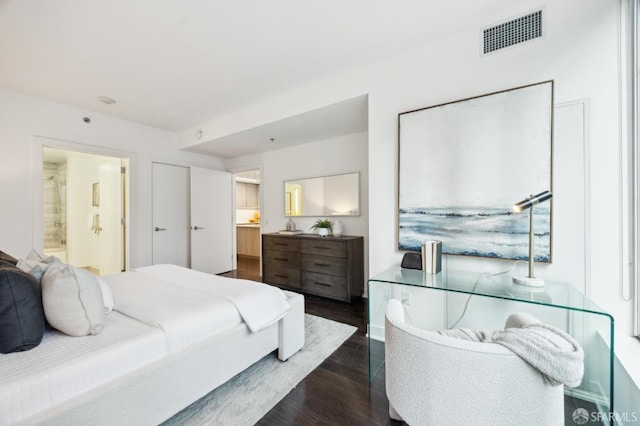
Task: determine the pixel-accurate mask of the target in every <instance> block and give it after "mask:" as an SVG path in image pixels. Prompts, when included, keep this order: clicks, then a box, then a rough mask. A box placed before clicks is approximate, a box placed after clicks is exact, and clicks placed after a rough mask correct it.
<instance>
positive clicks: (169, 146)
mask: <svg viewBox="0 0 640 426" xmlns="http://www.w3.org/2000/svg"><path fill="white" fill-rule="evenodd" d="M114 107H115V108H117V105H116V106H114ZM83 117H90V118H91V119H92V122H91V123H90V124H87V123H85V122H83V120H82V119H83ZM45 143H46V144H47V145H49V146H54V147H59V148H65V149H71V150H76V151H86V152H90V153H95V154H104V155H115V156H122V157H128V158H131V172H132V175H131V178H130V179H131V193H130V196H131V197H130V199H131V204H130V218H129V219H130V228H129V229H130V230H131V232H132V233H131V234H130V260H131V267H136V266H141V265H144V264H147V263H148V262H149V260H150V256H151V251H150V242H151V191H150V188H151V165H150V164H151V161H152V160H156V161H163V162H167V163H173V164H181V165H194V166H199V167H205V168H212V169H217V170H224V166H223V164H222V161H221V160H219V159H217V158H215V157H210V156H205V155H199V154H194V153H188V152H182V151H179V150H178V149H177V136H176V135H175V134H173V133H170V132H166V131H163V130H159V129H155V128H152V127H148V126H144V125H140V124H136V123H132V122H128V121H125V120H120V119H116V118H112V117H108V116H104V115H99V114H96V113H94V112H89V111H86V110H82V109H78V108H74V107H70V106H66V105H62V104H59V103H55V102H51V101H47V100H44V99H39V98H36V97H32V96H28V95H23V94H19V93H16V92H12V91H8V90H0V152H1V154H0V199H1V200H2V210H1V212H0V247H2V248H1V250H4V251H6V252H8V253H11V254H13V255H14V256H17V257H22V256H25V255H26V254H27V253H28V252H29V251H30V250H31V249H32V248H37V249H40V250H41V249H42V245H43V244H42V235H43V231H42V146H43V144H45Z"/></svg>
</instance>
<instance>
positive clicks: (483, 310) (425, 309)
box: [367, 266, 614, 412]
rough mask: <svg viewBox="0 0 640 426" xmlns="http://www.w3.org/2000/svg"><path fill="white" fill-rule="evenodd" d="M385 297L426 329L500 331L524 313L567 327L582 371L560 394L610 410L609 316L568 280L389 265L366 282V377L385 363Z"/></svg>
mask: <svg viewBox="0 0 640 426" xmlns="http://www.w3.org/2000/svg"><path fill="white" fill-rule="evenodd" d="M389 299H398V300H400V301H402V303H403V305H404V310H405V319H406V321H407V322H408V323H410V324H413V325H414V326H416V327H419V328H421V329H425V330H440V329H449V328H476V329H478V328H480V329H485V330H489V331H494V330H502V329H504V323H505V320H506V319H507V317H508V316H509V315H510V314H512V313H514V312H527V313H530V314H532V315H534V316H536V317H537V318H538V319H540V320H541V321H543V322H545V323H547V324H550V325H552V326H554V327H557V328H559V329H561V330H564V331H566V332H567V333H568V334H570V335H571V336H573V337H574V338H575V339H576V340H577V341H578V342H579V343H580V344H581V345H582V347H583V348H584V352H585V374H584V378H583V380H582V383H581V384H580V386H578V387H577V388H574V389H565V393H567V394H569V395H571V396H573V397H576V398H579V399H582V400H586V401H590V402H592V403H594V404H596V406H597V407H598V410H600V411H602V412H613V400H614V399H613V396H614V395H613V359H614V358H613V343H614V342H613V340H614V320H613V317H612V316H611V315H609V314H608V313H606V312H604V311H603V310H602V309H601V308H600V307H598V306H597V305H596V304H594V303H593V302H592V301H591V300H590V299H589V298H587V297H586V296H585V295H584V294H582V293H581V292H580V291H578V290H577V289H576V288H575V287H573V286H572V285H571V284H568V283H563V282H557V281H545V285H544V287H542V288H539V289H537V288H531V287H524V286H521V285H518V284H513V283H512V280H511V274H494V275H492V274H489V273H474V272H461V271H451V270H447V271H442V272H440V273H438V274H427V273H424V272H422V271H420V270H413V269H403V268H400V266H396V267H393V268H390V269H388V270H387V271H385V272H383V273H381V274H380V275H378V276H376V277H373V278H370V279H369V282H368V325H367V336H368V339H369V380H370V381H373V380H374V378H375V376H376V374H377V373H378V372H379V371H380V369H381V368H382V366H383V365H384V344H383V343H382V342H384V318H385V309H386V305H387V301H388V300H389Z"/></svg>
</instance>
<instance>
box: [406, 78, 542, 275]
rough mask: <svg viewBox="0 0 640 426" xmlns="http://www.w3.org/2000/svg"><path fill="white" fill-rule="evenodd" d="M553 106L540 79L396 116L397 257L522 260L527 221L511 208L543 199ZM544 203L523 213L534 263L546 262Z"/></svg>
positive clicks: (525, 249)
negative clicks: (428, 250)
mask: <svg viewBox="0 0 640 426" xmlns="http://www.w3.org/2000/svg"><path fill="white" fill-rule="evenodd" d="M553 105H554V82H553V80H548V81H543V82H539V83H533V84H529V85H524V86H519V87H515V88H510V89H506V90H501V91H497V92H492V93H488V94H484V95H479V96H474V97H470V98H465V99H461V100H456V101H451V102H446V103H442V104H438V105H433V106H429V107H424V108H419V109H415V110H411V111H406V112H402V113H399V114H398V199H397V201H398V204H397V225H398V226H397V237H398V239H397V243H398V249H399V250H401V251H419V250H420V246H421V245H422V244H423V243H424V242H425V241H429V240H439V241H442V247H443V254H453V255H463V256H474V257H486V258H497V259H515V260H527V259H528V232H529V217H528V216H529V212H525V213H523V214H515V213H513V212H512V211H511V207H512V205H513V204H514V203H515V202H518V201H520V200H522V199H524V198H526V197H528V196H529V195H531V194H535V193H538V192H541V191H544V190H549V191H551V192H553V114H554V112H553V110H554V108H553ZM551 201H552V200H551ZM551 201H550V202H547V203H544V204H542V205H540V206H536V207H535V209H532V210H533V215H534V217H533V218H534V219H533V220H534V233H535V237H534V248H535V249H534V253H535V254H534V257H535V261H536V262H545V263H551V262H552V259H553V257H552V253H553V251H552V247H553V244H552V241H553V238H552V235H553V232H552V227H553V226H552V224H553V220H552V218H553V216H552V212H553V203H552V202H551Z"/></svg>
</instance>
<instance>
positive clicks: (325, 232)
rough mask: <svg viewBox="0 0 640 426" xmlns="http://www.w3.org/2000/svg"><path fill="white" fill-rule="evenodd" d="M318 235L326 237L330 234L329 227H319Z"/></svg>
mask: <svg viewBox="0 0 640 426" xmlns="http://www.w3.org/2000/svg"><path fill="white" fill-rule="evenodd" d="M318 235H320V236H321V237H326V236H328V235H329V228H318Z"/></svg>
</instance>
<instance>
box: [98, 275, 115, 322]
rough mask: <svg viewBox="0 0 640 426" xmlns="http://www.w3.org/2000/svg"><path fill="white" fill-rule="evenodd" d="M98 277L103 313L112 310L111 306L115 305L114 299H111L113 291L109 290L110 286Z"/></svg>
mask: <svg viewBox="0 0 640 426" xmlns="http://www.w3.org/2000/svg"><path fill="white" fill-rule="evenodd" d="M96 278H98V282H99V283H100V290H102V300H103V301H104V313H105V314H108V313H109V312H111V311H113V307H114V306H115V304H116V303H115V301H114V300H113V293H112V292H111V287H109V284H107V282H106V281H105V280H103V279H102V278H100V277H96Z"/></svg>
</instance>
